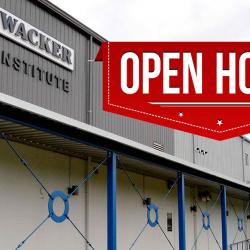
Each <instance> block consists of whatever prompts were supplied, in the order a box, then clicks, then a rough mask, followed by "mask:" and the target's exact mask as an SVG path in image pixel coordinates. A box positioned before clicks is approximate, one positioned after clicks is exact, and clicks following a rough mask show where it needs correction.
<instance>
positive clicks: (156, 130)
mask: <svg viewBox="0 0 250 250" xmlns="http://www.w3.org/2000/svg"><path fill="white" fill-rule="evenodd" d="M98 50H99V46H98V45H96V44H93V46H92V51H93V56H95V55H96V54H97V52H98ZM92 67H93V70H92V77H91V78H92V81H91V86H92V91H91V93H92V100H91V107H92V115H91V119H90V120H91V124H92V125H94V126H96V127H99V128H102V129H105V130H108V131H110V132H113V133H115V134H118V135H121V136H123V137H126V138H129V139H131V140H135V141H137V142H140V143H143V144H145V145H148V146H150V147H153V143H154V142H157V143H160V144H162V145H164V151H165V152H167V153H169V154H173V153H174V132H173V130H172V129H168V128H165V127H161V126H157V125H153V124H151V123H147V122H142V121H138V120H135V119H131V118H127V117H123V116H120V115H114V114H111V113H106V112H103V110H102V65H101V63H93V65H92Z"/></svg>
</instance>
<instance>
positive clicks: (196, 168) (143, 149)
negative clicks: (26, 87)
mask: <svg viewBox="0 0 250 250" xmlns="http://www.w3.org/2000/svg"><path fill="white" fill-rule="evenodd" d="M0 103H2V104H4V105H8V106H11V107H13V108H14V109H18V110H20V109H21V110H22V111H24V112H26V113H25V116H24V117H25V119H28V114H30V116H31V117H30V119H32V120H34V123H36V122H40V121H38V120H39V119H34V117H33V116H34V115H36V116H38V117H41V118H43V119H44V120H46V121H45V123H44V124H46V123H49V122H56V123H58V124H62V126H63V127H62V129H63V130H65V131H64V132H65V133H68V134H70V133H71V131H72V132H73V130H75V132H76V133H77V136H81V137H82V138H85V137H84V136H86V135H91V138H90V139H89V141H91V142H93V141H94V142H98V146H97V147H99V148H101V147H102V145H105V146H103V148H104V149H109V147H111V146H112V150H114V151H117V152H119V153H121V152H122V153H124V151H126V153H125V154H127V155H129V156H131V157H133V158H137V159H140V160H145V161H149V162H154V163H156V164H159V165H162V166H164V167H166V168H169V169H173V170H176V171H182V172H184V173H187V174H190V175H193V176H198V177H201V178H204V179H208V180H210V181H214V182H216V183H221V182H222V183H224V184H225V185H228V186H230V187H234V188H239V189H241V190H244V191H246V192H249V193H250V185H248V184H246V183H244V182H243V181H240V180H237V179H235V178H232V177H228V176H226V175H224V174H220V173H218V172H216V171H213V170H210V169H207V168H205V167H202V166H200V165H197V164H194V163H191V162H188V161H185V160H183V159H180V158H177V157H176V156H172V155H169V154H167V153H164V152H159V151H157V150H155V149H153V148H151V147H148V146H145V145H143V144H141V143H138V142H135V141H132V140H129V139H127V138H124V137H122V136H119V135H115V134H113V133H111V132H108V131H105V130H102V129H100V128H97V127H94V126H91V125H88V124H86V123H83V122H80V121H77V120H75V119H72V118H69V117H66V116H64V115H61V114H58V113H56V112H53V111H50V110H47V109H45V108H42V107H39V106H37V105H34V104H31V103H28V102H25V101H22V100H20V99H17V98H15V97H12V96H9V95H6V94H3V93H0ZM18 110H17V111H18ZM15 115H21V112H20V111H18V112H16V113H13V114H12V118H14V119H15ZM0 116H2V117H4V116H8V110H7V109H4V108H2V109H0ZM52 127H53V124H52ZM54 127H55V124H54ZM57 127H59V125H58V126H57ZM54 129H56V128H54ZM59 133H60V132H58V134H59ZM77 136H76V137H75V138H78V137H77ZM89 144H90V143H89Z"/></svg>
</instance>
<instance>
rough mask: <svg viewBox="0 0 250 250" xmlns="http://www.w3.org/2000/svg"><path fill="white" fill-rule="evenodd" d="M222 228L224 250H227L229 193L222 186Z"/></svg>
mask: <svg viewBox="0 0 250 250" xmlns="http://www.w3.org/2000/svg"><path fill="white" fill-rule="evenodd" d="M220 201H221V227H222V250H227V249H228V248H227V245H228V244H227V191H226V187H225V186H221V197H220Z"/></svg>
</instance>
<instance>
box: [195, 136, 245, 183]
mask: <svg viewBox="0 0 250 250" xmlns="http://www.w3.org/2000/svg"><path fill="white" fill-rule="evenodd" d="M194 148H195V163H197V164H199V165H201V166H204V167H207V168H209V169H212V170H215V171H218V172H220V173H223V174H226V175H227V176H230V177H233V178H236V179H239V180H243V166H242V139H241V138H240V137H236V138H233V139H230V140H225V141H215V140H212V139H207V138H204V137H200V136H195V137H194ZM197 148H199V150H198V149H197ZM202 150H203V151H205V152H207V154H203V153H202V152H201V151H202Z"/></svg>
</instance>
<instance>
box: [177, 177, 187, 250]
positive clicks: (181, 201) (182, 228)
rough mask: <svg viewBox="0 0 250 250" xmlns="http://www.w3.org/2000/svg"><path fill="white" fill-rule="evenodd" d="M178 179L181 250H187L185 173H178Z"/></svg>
mask: <svg viewBox="0 0 250 250" xmlns="http://www.w3.org/2000/svg"><path fill="white" fill-rule="evenodd" d="M178 177H179V179H178V217H179V250H186V228H185V177H184V174H183V173H178Z"/></svg>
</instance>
